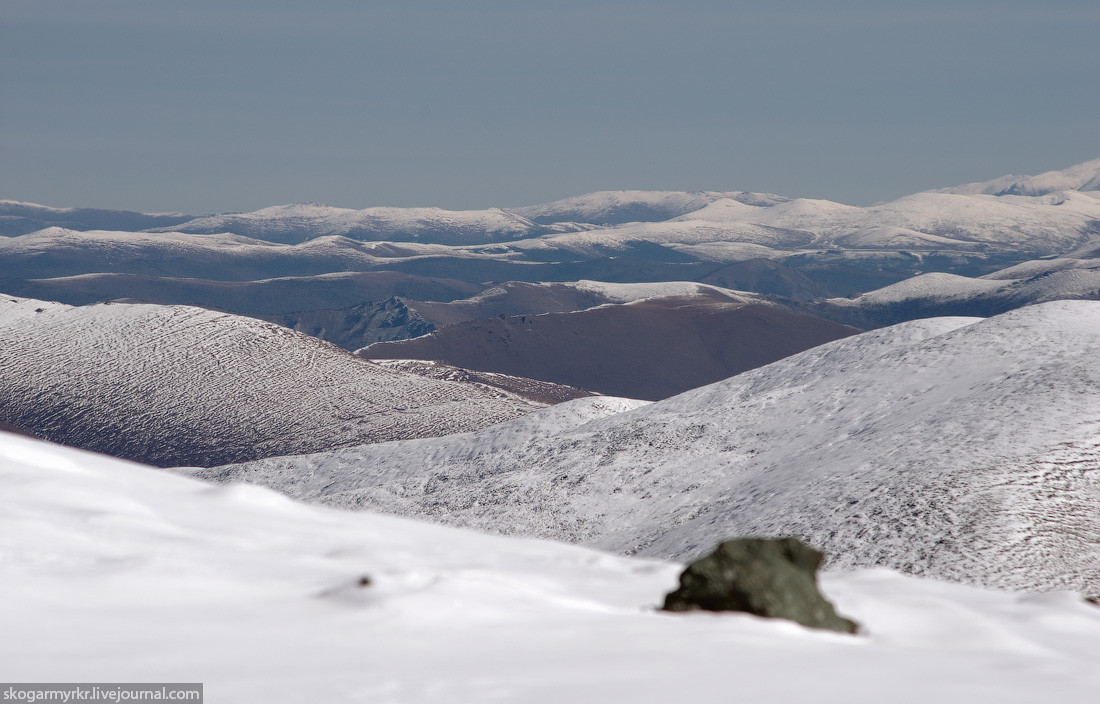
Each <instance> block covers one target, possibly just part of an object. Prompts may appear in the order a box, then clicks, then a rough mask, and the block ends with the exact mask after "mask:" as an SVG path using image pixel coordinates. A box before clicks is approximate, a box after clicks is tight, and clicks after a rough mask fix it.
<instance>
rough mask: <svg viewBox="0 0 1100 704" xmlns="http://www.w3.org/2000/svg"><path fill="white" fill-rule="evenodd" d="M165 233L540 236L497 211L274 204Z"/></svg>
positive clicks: (433, 238)
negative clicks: (359, 208) (351, 207)
mask: <svg viewBox="0 0 1100 704" xmlns="http://www.w3.org/2000/svg"><path fill="white" fill-rule="evenodd" d="M171 229H172V230H174V231H177V232H189V233H196V234H215V233H220V232H232V233H234V234H238V235H245V236H247V237H254V238H256V239H261V240H266V241H268V242H280V243H283V244H299V243H301V242H305V241H306V240H310V239H313V238H315V237H320V236H324V235H344V236H346V237H350V238H352V239H355V240H368V241H370V240H382V241H390V242H422V243H429V244H432V243H434V244H450V245H466V244H482V243H485V242H498V241H507V240H515V239H520V238H522V237H530V236H532V235H538V234H541V233H543V232H545V231H546V230H545V229H544V228H541V227H539V226H537V225H536V224H535V223H533V222H531V221H530V220H528V219H526V218H523V217H521V216H519V215H516V214H514V213H510V212H506V211H504V210H501V209H500V208H489V209H487V210H443V209H441V208H389V207H376V208H366V209H364V210H351V209H348V208H334V207H331V206H327V205H317V204H297V205H278V206H273V207H270V208H263V209H262V210H257V211H255V212H251V213H237V214H228V215H210V216H206V217H202V218H196V219H194V220H190V221H188V222H185V223H181V224H179V225H176V226H174V227H172V228H171Z"/></svg>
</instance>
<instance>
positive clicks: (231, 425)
mask: <svg viewBox="0 0 1100 704" xmlns="http://www.w3.org/2000/svg"><path fill="white" fill-rule="evenodd" d="M544 405H545V404H543V403H536V402H533V401H530V400H527V399H525V398H522V397H520V396H517V395H514V394H510V393H507V392H504V391H502V390H500V389H499V388H493V387H488V386H485V385H480V384H464V383H459V382H456V381H447V380H442V379H431V378H425V377H423V376H420V375H416V374H409V373H406V372H402V371H399V370H395V369H388V368H385V367H381V366H378V365H375V364H370V363H367V362H364V361H363V360H361V359H359V358H357V357H355V356H354V355H352V354H351V353H349V352H346V351H344V350H341V349H340V348H338V347H335V346H333V345H330V344H328V343H324V342H321V341H320V340H317V339H315V338H312V337H308V336H306V335H303V334H300V333H297V332H294V331H292V330H289V329H287V328H284V327H280V326H277V325H273V324H271V323H265V322H261V321H259V320H254V319H252V318H244V317H239V316H234V315H229V314H225V313H217V312H213V311H209V310H204V309H201V308H191V307H186V306H157V305H129V304H104V305H94V306H85V307H79V308H73V307H69V306H65V305H61V304H50V303H45V302H41V301H28V300H26V299H16V298H10V297H0V420H3V421H6V422H9V423H12V424H14V425H16V426H19V427H22V428H25V429H26V430H29V431H31V432H34V433H36V434H38V435H40V436H41V437H44V438H47V439H50V440H55V441H57V442H62V443H65V444H69V445H73V446H77V447H84V448H87V449H92V450H97V451H99V452H105V453H107V454H111V455H115V456H118V457H125V458H130V459H138V460H141V461H144V462H148V463H151V464H159V465H179V464H195V465H201V466H210V465H214V464H221V463H225V462H230V461H242V460H244V459H253V458H258V457H265V456H271V455H285V454H291V453H302V452H311V451H319V450H322V449H331V448H335V447H343V446H348V445H357V444H360V443H364V442H378V441H382V440H393V439H398V438H409V437H426V436H431V435H443V434H447V433H453V432H458V431H465V430H472V429H475V428H483V427H486V426H488V425H492V424H493V423H497V422H500V421H503V420H507V419H509V418H514V417H516V416H518V415H521V414H523V413H527V412H529V411H531V410H534V409H536V408H541V407H543V406H544Z"/></svg>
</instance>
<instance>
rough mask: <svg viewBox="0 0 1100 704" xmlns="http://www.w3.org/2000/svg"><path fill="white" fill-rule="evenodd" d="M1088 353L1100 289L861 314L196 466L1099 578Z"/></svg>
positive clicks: (470, 521) (1002, 577)
mask: <svg viewBox="0 0 1100 704" xmlns="http://www.w3.org/2000/svg"><path fill="white" fill-rule="evenodd" d="M1098 359H1100V303H1098V302H1092V301H1066V302H1054V303H1048V304H1043V305H1037V306H1031V307H1028V308H1023V309H1020V310H1016V311H1012V312H1010V313H1006V314H1003V315H1000V316H997V317H994V318H989V319H985V320H982V319H976V318H935V319H927V320H918V321H913V322H909V323H904V324H901V325H896V326H893V327H890V328H884V329H881V330H876V331H873V332H869V333H865V334H862V335H856V336H854V337H850V338H846V339H843V340H839V341H836V342H832V343H828V344H825V345H822V346H820V347H816V348H813V349H811V350H808V351H806V352H803V353H801V354H798V355H794V356H792V357H788V358H786V359H784V360H781V361H778V362H775V363H773V364H770V365H768V366H766V367H762V368H759V369H756V370H753V371H750V372H746V373H743V374H740V375H738V376H735V377H732V378H730V379H728V380H725V381H722V382H718V383H716V384H712V385H710V386H705V387H702V388H699V389H695V390H693V391H689V392H687V393H684V394H681V395H679V396H675V397H673V398H670V399H667V400H665V401H661V402H658V403H654V404H652V405H649V406H645V407H642V408H638V409H636V410H633V411H629V412H625V413H620V414H616V415H612V416H609V417H607V418H602V419H598V420H594V421H591V422H588V423H585V424H583V425H580V426H577V427H570V428H565V429H560V428H557V427H554V426H553V425H552V424H551V425H549V426H547V427H545V428H542V429H539V430H537V431H532V430H530V427H531V424H533V423H537V421H538V418H539V415H538V414H533V415H531V416H528V417H526V418H524V419H522V423H523V426H522V427H519V426H515V425H513V424H508V423H506V424H503V425H500V426H498V427H496V428H491V429H488V430H486V431H482V432H479V433H472V434H467V435H455V436H451V437H447V438H437V439H430V440H423V441H410V442H403V443H394V444H384V445H375V446H371V447H361V448H349V449H345V450H342V451H339V452H335V453H322V454H315V455H310V456H304V457H293V458H270V459H267V460H264V461H260V462H254V463H249V464H245V465H238V466H231V467H223V468H215V469H211V470H207V471H205V472H202V473H201V474H202V476H205V477H208V478H212V479H216V480H221V481H227V480H243V481H248V482H253V483H259V484H265V485H268V486H271V487H275V488H278V489H281V490H284V491H286V492H288V493H290V494H292V495H294V496H297V497H301V498H304V499H307V500H313V501H320V502H324V503H328V504H332V505H337V506H344V507H352V508H371V509H377V510H381V511H385V512H389V513H395V514H402V515H407V516H425V517H431V518H434V519H436V520H439V521H443V522H447V523H450V524H455V525H465V526H473V527H477V528H479V529H484V530H491V531H499V532H506V533H517V534H526V535H534V536H540V537H553V538H558V539H563V540H569V541H575V542H582V543H586V544H589V545H593V546H597V547H600V548H603V549H608V550H614V551H618V552H629V553H639V554H645V555H652V556H660V557H686V556H693V555H696V554H698V553H700V552H701V551H703V550H706V549H707V548H708V547H709V546H711V545H712V544H713V543H715V542H716V541H718V540H720V539H722V538H725V537H728V536H732V535H742V534H763V535H781V534H792V535H798V536H801V537H803V538H805V539H807V540H809V541H810V542H811V543H813V544H815V545H818V546H819V547H821V548H823V549H824V550H825V551H826V552H827V553H828V554H829V555H831V556H832V560H833V562H832V564H833V565H834V566H837V567H855V566H872V565H884V566H889V567H892V568H895V569H900V570H903V571H906V572H910V573H914V574H920V575H927V576H934V577H938V578H943V579H948V580H953V581H960V582H970V583H976V584H982V585H986V586H992V587H998V588H1010V589H1034V590H1056V589H1075V590H1080V591H1084V592H1089V593H1097V594H1100V364H1097V360H1098ZM554 412H555V413H561V412H562V410H561V409H560V408H555V409H554ZM512 428H515V430H512Z"/></svg>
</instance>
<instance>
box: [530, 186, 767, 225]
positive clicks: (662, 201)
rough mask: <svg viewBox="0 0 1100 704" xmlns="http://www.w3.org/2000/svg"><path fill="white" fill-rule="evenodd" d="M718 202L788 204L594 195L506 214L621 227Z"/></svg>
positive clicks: (761, 196)
mask: <svg viewBox="0 0 1100 704" xmlns="http://www.w3.org/2000/svg"><path fill="white" fill-rule="evenodd" d="M720 199H723V200H729V201H736V202H738V203H743V204H745V205H757V206H765V205H774V204H776V203H782V202H784V201H786V200H789V199H788V198H784V197H783V196H777V195H774V194H771V193H748V192H745V191H732V192H725V193H723V192H717V191H597V192H595V193H587V194H585V195H581V196H574V197H572V198H565V199H562V200H556V201H553V202H552V203H543V204H542V205H529V206H524V207H520V208H508V210H509V212H512V213H516V214H517V215H520V216H522V217H525V218H528V219H530V220H532V221H534V222H537V223H542V224H551V223H568V222H582V223H592V224H596V225H621V224H623V223H628V222H657V221H661V220H670V219H672V218H674V217H677V216H679V215H683V214H685V213H690V212H692V211H695V210H699V209H700V208H702V207H704V206H706V205H707V204H708V203H712V202H714V201H716V200H720Z"/></svg>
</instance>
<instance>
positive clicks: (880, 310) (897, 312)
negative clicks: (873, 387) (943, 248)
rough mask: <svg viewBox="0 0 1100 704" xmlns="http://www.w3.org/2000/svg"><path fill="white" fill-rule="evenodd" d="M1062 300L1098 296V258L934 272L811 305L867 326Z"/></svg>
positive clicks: (828, 314) (979, 313)
mask: <svg viewBox="0 0 1100 704" xmlns="http://www.w3.org/2000/svg"><path fill="white" fill-rule="evenodd" d="M1060 300H1092V301H1095V300H1100V259H1072V258H1056V259H1041V260H1032V261H1026V262H1021V263H1020V264H1017V265H1014V266H1011V267H1007V268H1005V269H1001V270H999V271H996V272H993V273H990V274H986V275H985V276H982V277H977V278H974V277H968V276H958V275H955V274H944V273H931V274H921V275H919V276H914V277H912V278H910V279H906V280H904V281H900V282H898V283H896V284H892V285H890V286H886V287H884V288H881V289H877V290H875V291H869V292H867V293H864V294H862V295H860V296H856V297H855V298H830V299H828V300H825V301H820V302H818V303H815V304H812V305H809V306H807V307H806V309H807V310H809V311H812V312H814V313H816V314H818V315H822V316H824V317H827V318H830V319H832V320H837V321H840V322H844V323H847V324H849V325H856V326H859V327H864V328H873V327H881V326H884V325H892V324H894V323H898V322H902V321H905V320H912V319H914V318H927V317H935V316H942V315H977V316H983V317H986V316H990V315H998V314H1000V313H1004V312H1007V311H1010V310H1013V309H1015V308H1020V307H1021V306H1026V305H1033V304H1036V303H1045V302H1048V301H1060Z"/></svg>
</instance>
